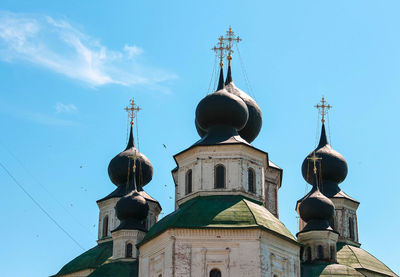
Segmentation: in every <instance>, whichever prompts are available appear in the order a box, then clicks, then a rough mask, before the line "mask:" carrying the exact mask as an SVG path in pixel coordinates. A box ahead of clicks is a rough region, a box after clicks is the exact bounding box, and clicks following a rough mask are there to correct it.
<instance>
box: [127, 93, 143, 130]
mask: <svg viewBox="0 0 400 277" xmlns="http://www.w3.org/2000/svg"><path fill="white" fill-rule="evenodd" d="M130 101H131V103H130V105H129V106H128V107H125V108H124V110H125V111H127V112H128V116H129V118H130V120H131V126H132V125H133V119H134V118H135V117H136V113H137V112H138V111H140V110H141V108H140V107H139V106H138V105H136V103H135V100H134V99H133V98H132V99H131V100H130Z"/></svg>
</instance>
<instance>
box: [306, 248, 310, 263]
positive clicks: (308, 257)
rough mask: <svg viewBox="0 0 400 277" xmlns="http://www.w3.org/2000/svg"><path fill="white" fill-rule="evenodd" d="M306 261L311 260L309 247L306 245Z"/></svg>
mask: <svg viewBox="0 0 400 277" xmlns="http://www.w3.org/2000/svg"><path fill="white" fill-rule="evenodd" d="M305 260H306V262H309V263H310V262H311V248H310V247H307V248H306V258H305Z"/></svg>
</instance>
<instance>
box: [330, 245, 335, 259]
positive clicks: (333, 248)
mask: <svg viewBox="0 0 400 277" xmlns="http://www.w3.org/2000/svg"><path fill="white" fill-rule="evenodd" d="M335 261H336V259H335V246H333V245H331V262H335Z"/></svg>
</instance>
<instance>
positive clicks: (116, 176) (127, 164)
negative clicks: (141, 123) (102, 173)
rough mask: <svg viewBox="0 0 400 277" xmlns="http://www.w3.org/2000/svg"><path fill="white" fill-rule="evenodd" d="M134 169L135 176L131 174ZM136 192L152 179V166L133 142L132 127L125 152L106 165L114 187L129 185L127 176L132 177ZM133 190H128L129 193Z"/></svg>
mask: <svg viewBox="0 0 400 277" xmlns="http://www.w3.org/2000/svg"><path fill="white" fill-rule="evenodd" d="M134 166H135V168H136V174H134V172H133V167H134ZM134 175H135V179H136V184H137V186H138V190H139V191H140V190H142V187H143V186H145V185H146V184H148V183H149V182H150V181H151V179H152V178H153V165H152V164H151V162H150V160H149V159H148V158H147V157H146V156H145V155H143V154H142V153H140V152H139V151H138V150H137V149H136V147H135V143H134V140H133V131H132V126H131V130H130V134H129V141H128V145H127V146H126V148H125V150H124V151H123V152H121V153H119V154H118V155H117V156H115V157H114V158H113V159H112V160H111V161H110V164H109V165H108V176H109V177H110V179H111V182H113V183H114V184H115V185H116V186H118V187H119V186H122V185H129V184H130V183H131V182H130V180H128V177H129V176H134ZM132 189H133V188H130V189H129V191H131V190H132Z"/></svg>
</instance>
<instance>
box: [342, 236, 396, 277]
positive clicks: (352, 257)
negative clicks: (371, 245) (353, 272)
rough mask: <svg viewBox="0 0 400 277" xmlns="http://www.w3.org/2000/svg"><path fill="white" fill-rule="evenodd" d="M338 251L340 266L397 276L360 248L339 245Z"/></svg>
mask: <svg viewBox="0 0 400 277" xmlns="http://www.w3.org/2000/svg"><path fill="white" fill-rule="evenodd" d="M337 250H338V252H337V261H338V263H340V264H344V265H347V266H351V267H353V268H355V269H364V270H369V271H372V272H377V273H380V274H383V275H386V276H394V277H395V276H397V275H396V274H395V273H394V272H393V271H391V270H390V269H389V268H388V267H387V266H386V265H385V264H384V263H382V262H381V261H379V260H378V259H377V258H375V257H374V256H372V255H371V254H369V253H368V252H367V251H365V250H363V249H361V248H359V247H355V246H352V245H348V244H343V243H338V245H337Z"/></svg>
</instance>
